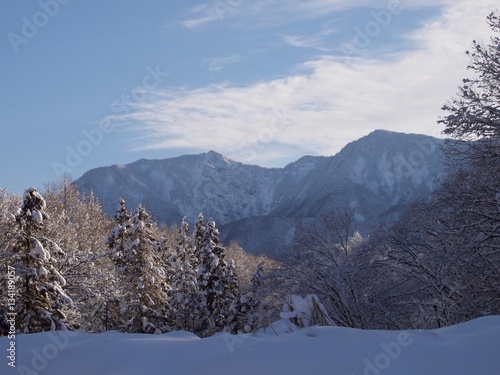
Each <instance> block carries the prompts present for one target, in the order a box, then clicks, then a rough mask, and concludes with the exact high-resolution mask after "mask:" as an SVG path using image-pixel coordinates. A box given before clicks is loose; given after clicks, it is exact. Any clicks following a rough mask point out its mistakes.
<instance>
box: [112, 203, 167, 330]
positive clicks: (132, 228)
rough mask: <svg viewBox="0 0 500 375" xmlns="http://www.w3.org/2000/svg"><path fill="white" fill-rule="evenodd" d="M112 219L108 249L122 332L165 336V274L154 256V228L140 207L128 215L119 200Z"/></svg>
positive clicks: (123, 204)
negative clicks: (118, 288) (114, 275)
mask: <svg viewBox="0 0 500 375" xmlns="http://www.w3.org/2000/svg"><path fill="white" fill-rule="evenodd" d="M115 219H116V226H115V228H113V229H112V230H111V232H110V236H109V246H110V249H111V250H112V251H113V259H114V261H115V264H116V270H117V273H118V275H117V277H118V280H119V285H120V288H121V291H120V295H119V298H120V314H121V318H122V319H123V320H124V325H123V328H122V329H123V330H124V331H127V332H143V333H162V332H165V331H167V330H168V329H169V326H168V324H167V317H166V316H167V309H168V306H167V294H166V289H167V288H166V285H165V278H166V274H165V270H164V269H163V268H162V267H160V266H159V259H158V255H157V254H156V253H155V252H154V241H155V240H156V239H155V238H154V236H153V225H154V224H153V222H152V220H151V218H150V216H149V214H148V213H147V211H146V210H145V209H144V208H143V207H141V206H139V207H137V209H136V210H135V211H134V213H133V214H132V215H129V214H128V213H127V209H126V207H125V201H124V200H123V199H120V209H119V210H118V212H117V214H116V216H115Z"/></svg>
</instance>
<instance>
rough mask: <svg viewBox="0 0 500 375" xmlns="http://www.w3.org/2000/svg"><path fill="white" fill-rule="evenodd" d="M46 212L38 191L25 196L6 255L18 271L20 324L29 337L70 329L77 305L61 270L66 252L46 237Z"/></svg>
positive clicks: (18, 320) (9, 263)
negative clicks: (68, 313) (69, 311)
mask: <svg viewBox="0 0 500 375" xmlns="http://www.w3.org/2000/svg"><path fill="white" fill-rule="evenodd" d="M45 209H46V202H45V199H44V198H43V197H42V196H41V195H40V194H39V193H38V192H37V191H36V189H34V188H29V189H27V190H26V191H25V192H24V195H23V203H22V206H21V208H20V209H18V211H17V213H16V215H15V225H13V226H12V231H11V233H10V234H9V242H8V243H7V246H6V248H5V250H6V251H5V253H4V254H3V256H4V257H7V259H8V265H9V266H10V267H13V268H15V276H16V279H15V280H16V291H17V297H16V298H15V300H16V305H15V310H16V313H17V315H16V324H17V329H18V331H20V332H25V333H32V332H42V331H48V330H58V329H67V323H68V322H67V321H66V314H65V312H64V310H65V309H67V308H71V307H72V305H73V301H72V300H71V298H70V297H68V295H67V294H66V292H65V291H64V287H65V285H66V280H65V279H64V277H63V276H62V275H61V273H60V272H59V270H58V266H59V264H58V257H60V256H62V255H63V254H64V252H63V251H62V250H61V248H60V247H59V246H58V245H57V244H56V242H54V241H53V240H51V239H50V238H48V237H47V236H46V233H45V232H46V231H45V224H46V221H47V220H48V215H47V214H46V213H45ZM2 276H3V275H2ZM10 312H12V311H10Z"/></svg>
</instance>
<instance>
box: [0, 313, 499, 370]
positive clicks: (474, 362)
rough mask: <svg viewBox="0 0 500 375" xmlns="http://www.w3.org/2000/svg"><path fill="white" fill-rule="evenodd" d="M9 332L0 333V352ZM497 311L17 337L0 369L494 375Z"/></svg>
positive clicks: (497, 357) (495, 367)
mask: <svg viewBox="0 0 500 375" xmlns="http://www.w3.org/2000/svg"><path fill="white" fill-rule="evenodd" d="M9 345H10V344H9V340H8V338H7V337H1V338H0V347H1V348H2V350H3V351H4V352H7V350H6V349H8V348H9ZM499 348H500V317H498V316H494V317H484V318H480V319H476V320H473V321H470V322H467V323H463V324H460V325H457V326H452V327H447V328H442V329H437V330H432V331H363V330H357V329H350V328H340V327H308V328H304V329H302V330H299V331H297V332H294V333H287V334H282V335H276V333H274V332H273V331H272V330H268V331H267V332H266V333H259V334H255V335H248V334H247V335H239V336H232V335H229V334H218V335H216V336H212V337H209V338H205V339H200V338H198V337H197V336H195V335H193V334H191V333H188V332H171V333H166V334H163V335H144V334H142V335H141V334H123V333H117V332H107V333H101V334H90V333H83V332H71V333H70V334H69V335H68V334H67V333H64V332H59V333H50V332H45V333H38V334H32V335H20V336H17V337H16V341H15V365H16V368H12V367H9V365H8V361H9V359H8V358H6V356H5V355H4V356H2V357H3V359H2V363H0V373H1V374H4V375H10V374H30V375H34V374H40V375H43V374H50V375H68V374H71V375H165V374H169V375H170V374H171V375H212V374H213V375H234V374H240V375H247V374H248V375H381V374H383V375H498V374H499V373H500V356H499V355H498V354H499Z"/></svg>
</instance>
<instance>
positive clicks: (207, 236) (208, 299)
mask: <svg viewBox="0 0 500 375" xmlns="http://www.w3.org/2000/svg"><path fill="white" fill-rule="evenodd" d="M196 243H197V248H196V251H197V256H198V259H199V267H198V289H199V292H200V293H199V294H200V298H201V301H202V305H201V307H202V309H205V310H206V318H207V323H208V325H204V326H202V329H203V332H202V334H204V335H210V334H212V333H215V332H217V331H220V330H222V329H223V328H224V327H225V326H226V325H227V324H228V321H227V319H228V316H229V315H230V312H231V305H232V303H233V301H234V299H235V298H236V295H237V281H235V280H237V279H236V273H235V271H234V266H233V267H231V268H230V267H228V265H227V263H226V262H225V260H224V258H225V249H224V247H223V246H222V245H221V243H220V240H219V231H218V230H217V228H216V227H215V222H214V221H213V220H209V222H208V224H207V227H205V221H204V218H203V215H202V214H200V216H199V218H198V221H197V223H196Z"/></svg>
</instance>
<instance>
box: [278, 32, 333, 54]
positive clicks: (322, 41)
mask: <svg viewBox="0 0 500 375" xmlns="http://www.w3.org/2000/svg"><path fill="white" fill-rule="evenodd" d="M334 34H335V30H334V29H333V28H325V29H324V30H322V31H321V32H319V33H317V34H315V35H313V36H306V37H304V36H298V35H282V36H281V38H282V40H283V41H284V42H285V43H286V44H288V45H289V46H292V47H299V48H311V49H315V50H318V51H321V52H331V51H332V48H331V47H330V46H331V44H332V43H331V41H327V38H328V37H329V36H331V35H334ZM329 45H330V46H329Z"/></svg>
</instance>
